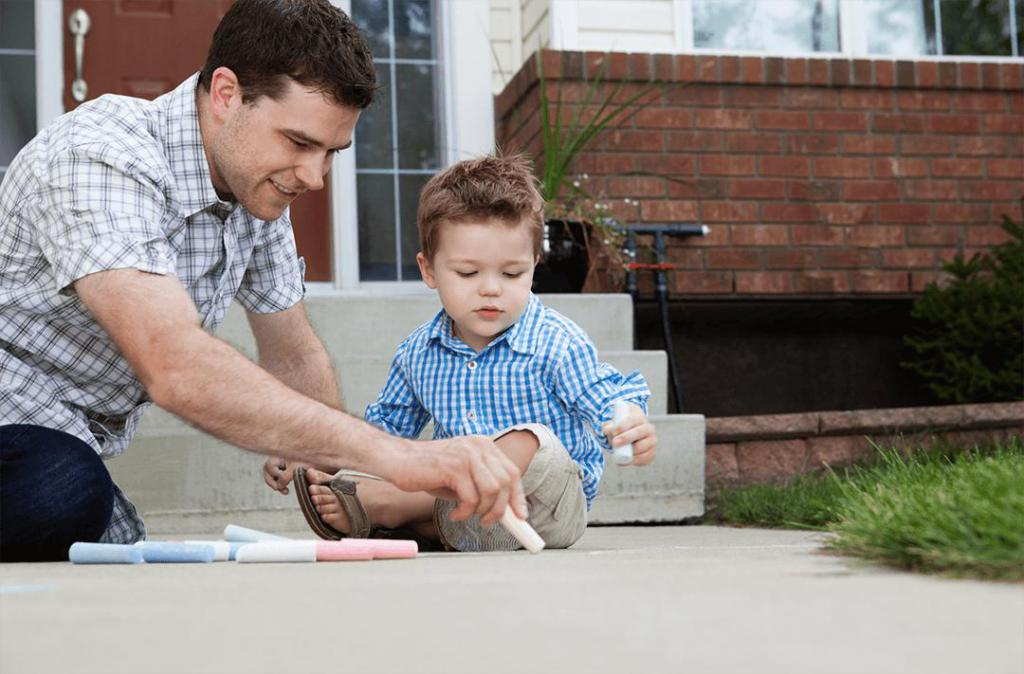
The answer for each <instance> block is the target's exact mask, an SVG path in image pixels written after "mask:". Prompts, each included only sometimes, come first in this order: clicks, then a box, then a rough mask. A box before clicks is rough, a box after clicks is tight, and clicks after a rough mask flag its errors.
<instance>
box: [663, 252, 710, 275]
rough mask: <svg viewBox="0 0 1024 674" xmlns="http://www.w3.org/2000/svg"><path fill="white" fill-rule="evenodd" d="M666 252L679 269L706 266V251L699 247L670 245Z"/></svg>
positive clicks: (670, 260)
mask: <svg viewBox="0 0 1024 674" xmlns="http://www.w3.org/2000/svg"><path fill="white" fill-rule="evenodd" d="M666 253H667V257H668V260H669V262H671V263H672V264H674V265H676V268H677V269H698V270H699V269H703V268H704V251H703V250H701V249H699V248H683V247H682V246H668V247H667V249H666Z"/></svg>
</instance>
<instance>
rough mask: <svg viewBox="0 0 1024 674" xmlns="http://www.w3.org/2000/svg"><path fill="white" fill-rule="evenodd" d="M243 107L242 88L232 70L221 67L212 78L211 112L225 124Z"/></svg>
mask: <svg viewBox="0 0 1024 674" xmlns="http://www.w3.org/2000/svg"><path fill="white" fill-rule="evenodd" d="M241 105H242V87H241V86H240V85H239V84H238V76H237V75H235V72H234V71H233V70H231V68H225V67H224V66H221V67H220V68H217V69H216V70H214V71H213V75H212V76H211V77H210V111H211V112H212V113H213V116H214V117H215V118H216V119H217V120H218V121H220V122H223V121H224V120H226V119H227V118H228V117H230V116H231V115H232V114H234V111H235V110H237V109H238V108H239V107H241Z"/></svg>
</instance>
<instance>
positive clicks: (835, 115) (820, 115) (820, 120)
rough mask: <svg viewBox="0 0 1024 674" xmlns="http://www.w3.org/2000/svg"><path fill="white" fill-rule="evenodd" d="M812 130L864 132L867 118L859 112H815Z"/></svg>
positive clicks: (866, 126)
mask: <svg viewBox="0 0 1024 674" xmlns="http://www.w3.org/2000/svg"><path fill="white" fill-rule="evenodd" d="M814 128H815V130H817V131H866V130H867V128H868V116H867V115H865V114H863V113H859V112H816V113H814Z"/></svg>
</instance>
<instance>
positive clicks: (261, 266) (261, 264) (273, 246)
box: [236, 213, 306, 314]
mask: <svg viewBox="0 0 1024 674" xmlns="http://www.w3.org/2000/svg"><path fill="white" fill-rule="evenodd" d="M305 276H306V264H305V261H304V260H303V259H302V258H300V257H299V254H298V251H297V250H296V248H295V234H294V233H293V232H292V223H291V220H290V219H289V217H288V215H287V213H286V214H285V215H283V216H282V217H280V218H278V219H277V220H273V221H271V222H268V223H266V225H265V227H264V230H263V236H262V238H261V241H260V242H259V243H258V244H257V245H256V247H255V248H254V249H253V253H252V259H251V260H250V262H249V266H248V268H247V269H246V271H245V275H244V276H243V277H242V283H241V285H240V286H239V289H238V294H237V295H236V299H237V300H238V302H239V303H240V304H241V305H242V306H243V307H245V308H246V310H247V311H251V312H252V313H254V314H269V313H273V312H275V311H284V310H285V309H289V308H291V307H292V306H294V305H295V304H296V303H297V302H298V301H299V300H301V299H302V298H303V297H305V295H306V283H305Z"/></svg>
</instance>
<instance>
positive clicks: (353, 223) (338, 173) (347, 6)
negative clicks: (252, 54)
mask: <svg viewBox="0 0 1024 674" xmlns="http://www.w3.org/2000/svg"><path fill="white" fill-rule="evenodd" d="M330 1H331V4H332V5H334V6H335V7H337V8H338V9H340V10H341V11H343V12H345V13H346V14H348V15H349V16H351V14H352V3H351V0H330ZM352 145H353V149H351V150H349V151H347V152H341V153H339V154H338V156H337V157H335V159H334V166H333V167H332V168H331V183H330V190H331V192H330V194H329V195H328V203H329V207H330V223H331V232H330V234H331V272H332V273H331V276H332V279H331V281H330V282H327V283H307V284H306V289H307V290H309V291H311V294H322V293H321V292H315V293H313V292H312V291H313V290H314V289H317V290H320V289H322V288H333V289H335V290H341V289H352V288H358V287H359V209H358V204H357V202H356V152H355V142H353V143H352Z"/></svg>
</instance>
